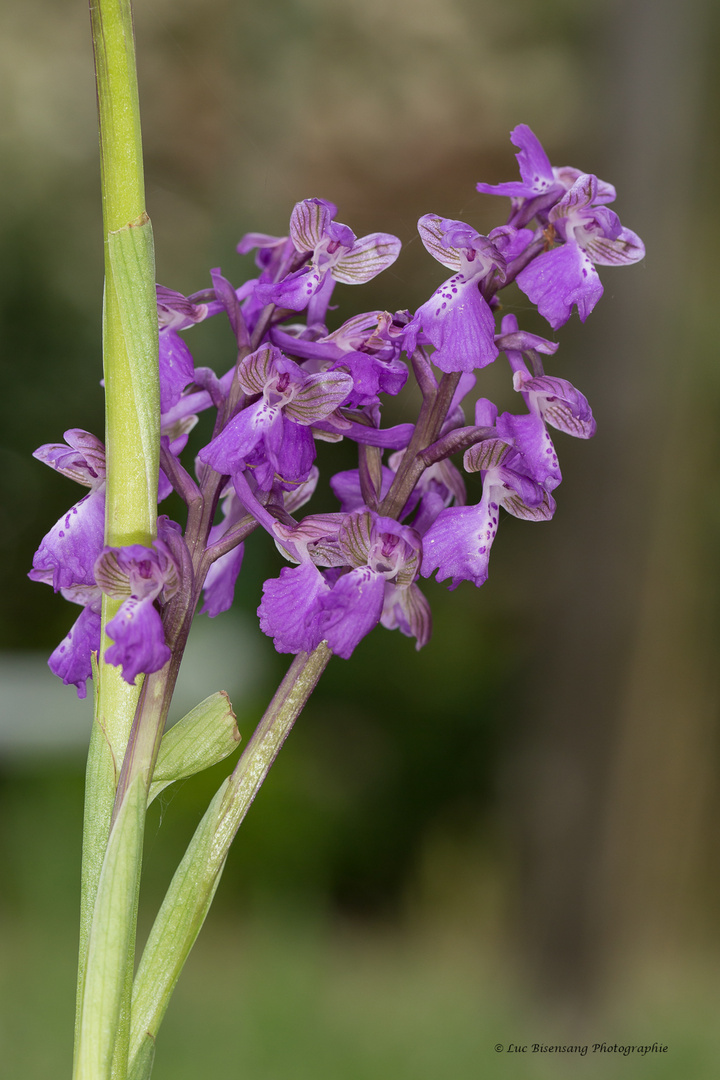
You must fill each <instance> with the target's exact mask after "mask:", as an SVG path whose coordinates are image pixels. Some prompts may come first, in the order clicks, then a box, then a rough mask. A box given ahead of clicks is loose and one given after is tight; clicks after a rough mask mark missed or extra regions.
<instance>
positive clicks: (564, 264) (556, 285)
mask: <svg viewBox="0 0 720 1080" xmlns="http://www.w3.org/2000/svg"><path fill="white" fill-rule="evenodd" d="M516 280H517V283H518V286H519V287H520V289H522V291H523V292H524V293H525V295H526V296H527V297H528V298H529V299H530V300H531V301H532V302H533V304H536V305H537V309H538V311H539V312H540V314H541V315H542V316H543V317H544V318H545V319H547V321H548V322H549V323H550V325H551V326H552V328H553V330H557V329H558V327H560V326H563V325H564V324H565V323H566V322H567V321H568V319H569V318H570V315H571V314H572V309H573V305H577V309H578V315H579V316H580V319H581V320H582V321H583V322H585V319H587V317H588V315H589V314H590V312H591V311H592V309H593V308H594V307H595V305H596V304H597V302H598V300H599V299H600V297H601V296H602V294H603V287H602V282H601V281H600V278H599V277H598V272H597V270H596V269H595V267H594V266H593V264H592V262H591V261H590V258H589V257H588V256H587V255H586V254H585V252H584V251H583V250H582V249H581V248H580V247H579V246H578V244H574V243H567V244H563V245H562V247H559V248H554V249H553V250H552V251H547V252H544V253H543V254H542V255H539V256H538V257H537V259H534V260H533V262H531V263H530V265H529V266H526V267H525V269H524V270H521V271H520V273H519V274H518V276H517V279H516Z"/></svg>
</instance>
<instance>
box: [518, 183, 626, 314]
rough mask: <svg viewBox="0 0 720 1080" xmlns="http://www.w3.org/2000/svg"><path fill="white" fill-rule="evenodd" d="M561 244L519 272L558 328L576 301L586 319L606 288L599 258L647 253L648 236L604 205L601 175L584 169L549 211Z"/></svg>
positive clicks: (613, 260) (618, 262)
mask: <svg viewBox="0 0 720 1080" xmlns="http://www.w3.org/2000/svg"><path fill="white" fill-rule="evenodd" d="M548 221H549V226H550V230H551V234H552V237H553V239H556V240H559V241H561V246H560V247H556V248H553V249H552V250H550V251H546V252H543V253H542V254H541V255H539V256H538V257H537V258H536V259H534V260H533V261H532V262H531V263H530V264H529V265H528V266H526V267H525V269H524V270H521V271H520V273H519V274H518V275H517V278H516V280H517V283H518V287H519V288H520V289H522V291H523V292H524V293H525V295H526V296H527V297H528V298H529V299H530V300H532V302H533V303H534V304H536V305H537V309H538V311H539V312H540V314H541V315H542V316H543V317H544V318H546V319H547V321H548V322H549V323H550V325H551V326H552V328H553V330H557V329H558V327H560V326H563V325H564V323H566V322H567V321H568V319H569V318H570V315H571V313H572V309H573V307H574V306H577V309H578V314H579V316H580V319H581V320H582V322H585V319H586V318H587V317H588V315H589V314H590V312H591V311H592V310H593V308H594V307H595V305H596V304H597V302H598V300H599V299H600V297H601V296H602V294H603V287H602V282H601V281H600V277H599V275H598V272H597V270H596V269H595V265H594V264H595V263H598V264H600V265H604V266H622V265H630V264H631V263H635V262H638V261H639V260H640V259H642V258H643V257H644V255H645V247H644V245H643V242H642V240H641V239H640V237H639V236H637V235H636V234H635V233H634V232H632V231H631V230H630V229H625V228H623V226H622V225H621V224H620V218H619V217H618V216H617V214H616V213H615V212H614V211H613V210H608V209H607V207H605V206H600V205H598V179H597V177H596V176H591V175H589V174H581V175H580V176H579V177H578V179H577V180H576V181H575V183H574V184H573V186H572V187H571V188H570V190H569V191H568V192H566V194H565V195H564V196H563V197H562V199H560V201H559V202H558V203H557V205H556V206H554V207H553V208H552V210H551V211H550V213H549V215H548Z"/></svg>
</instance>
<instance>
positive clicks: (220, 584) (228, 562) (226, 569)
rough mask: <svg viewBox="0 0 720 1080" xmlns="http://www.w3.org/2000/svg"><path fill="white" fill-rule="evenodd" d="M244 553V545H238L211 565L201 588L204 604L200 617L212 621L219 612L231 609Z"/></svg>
mask: <svg viewBox="0 0 720 1080" xmlns="http://www.w3.org/2000/svg"><path fill="white" fill-rule="evenodd" d="M244 551H245V545H244V544H238V546H237V547H235V548H233V549H232V551H228V552H227V554H226V555H221V556H220V558H219V559H216V560H215V562H214V563H213V564H212V566H211V567H210V569H209V570H208V574H207V577H206V578H205V585H204V586H203V601H204V602H203V606H202V608H201V609H200V614H201V615H202V614H203V613H204V614H206V615H209V616H210V618H211V619H213V618H215V616H216V615H219V614H220V612H221V611H227V610H228V608H230V607H232V602H233V600H234V598H235V582H236V581H237V578H238V574H239V573H240V568H241V567H242V561H243V553H244Z"/></svg>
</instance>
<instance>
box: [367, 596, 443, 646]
mask: <svg viewBox="0 0 720 1080" xmlns="http://www.w3.org/2000/svg"><path fill="white" fill-rule="evenodd" d="M380 622H381V623H382V625H383V626H384V627H386V628H387V629H388V630H399V631H400V633H401V634H404V635H405V637H414V638H415V639H416V641H417V644H416V646H415V647H416V648H417V649H421V648H422V647H423V645H427V643H428V641H429V640H430V635H431V633H432V615H431V613H430V605H429V604H428V602H427V600H426V599H425V597H424V596H423V594H422V593H421V592H420V589H419V588H418V587H417V585H415V584H413V585H410V586H408V588H406V589H399V588H398V587H397V586H396V585H392V584H390V583H387V584H386V585H385V600H384V603H383V612H382V616H381V618H380Z"/></svg>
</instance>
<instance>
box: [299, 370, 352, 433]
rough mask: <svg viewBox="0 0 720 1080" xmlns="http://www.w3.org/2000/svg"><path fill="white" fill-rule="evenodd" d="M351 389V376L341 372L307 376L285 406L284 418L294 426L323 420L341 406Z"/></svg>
mask: <svg viewBox="0 0 720 1080" xmlns="http://www.w3.org/2000/svg"><path fill="white" fill-rule="evenodd" d="M352 388H353V381H352V378H351V376H350V375H348V374H346V373H345V372H343V371H328V372H322V373H321V374H319V375H307V376H305V378H304V379H303V382H302V385H301V386H300V388H299V389H298V390H297V391H296V393H295V395H294V397H293V398H292V400H291V401H289V402H288V404H287V405H286V406H285V409H284V413H285V416H286V417H287V418H288V420H292V421H294V422H295V423H296V424H304V425H309V424H314V423H316V422H317V421H318V420H325V419H326V417H328V416H329V415H330V413H333V412H335V409H337V407H338V406H339V405H342V403H343V401H345V399H346V397H347V396H348V395H349V394H350V393H351V391H352Z"/></svg>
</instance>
